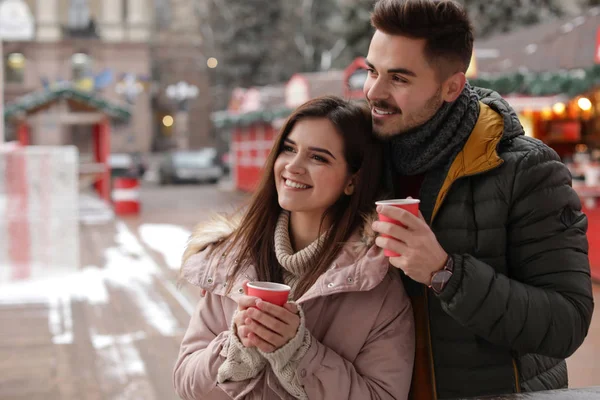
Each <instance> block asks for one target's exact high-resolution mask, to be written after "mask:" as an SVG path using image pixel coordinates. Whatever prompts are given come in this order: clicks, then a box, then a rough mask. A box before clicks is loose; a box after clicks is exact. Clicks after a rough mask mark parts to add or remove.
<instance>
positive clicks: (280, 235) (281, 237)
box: [275, 210, 327, 294]
mask: <svg viewBox="0 0 600 400" xmlns="http://www.w3.org/2000/svg"><path fill="white" fill-rule="evenodd" d="M326 237H327V232H326V233H324V234H322V235H321V236H320V237H319V238H318V239H317V240H315V241H314V242H312V243H311V244H310V245H308V247H305V248H304V249H302V250H300V251H298V252H296V253H294V249H293V248H292V242H291V240H290V213H289V211H286V210H283V211H282V212H281V214H280V215H279V219H278V220H277V226H276V227H275V255H276V257H277V261H279V264H281V266H282V267H283V269H284V272H283V280H284V282H285V283H286V284H287V285H289V286H290V287H291V288H292V294H293V292H294V289H295V287H296V285H297V284H298V282H299V281H300V279H301V278H302V277H303V276H304V275H305V273H306V272H307V271H308V270H309V269H311V268H312V267H314V265H315V260H316V259H317V256H318V255H319V253H320V247H321V244H322V243H323V241H324V240H325V238H326Z"/></svg>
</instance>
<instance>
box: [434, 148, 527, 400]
mask: <svg viewBox="0 0 600 400" xmlns="http://www.w3.org/2000/svg"><path fill="white" fill-rule="evenodd" d="M502 164H504V160H502V159H500V162H499V163H498V164H496V165H494V166H492V167H490V168H487V169H484V170H481V171H477V172H475V173H472V174H468V175H463V176H460V177H458V178H456V179H455V180H453V181H452V183H450V186H448V189H446V194H445V195H444V197H443V198H442V199H441V201H440V205H439V207H438V208H437V211H436V212H435V214H434V215H432V217H431V223H430V224H431V226H433V220H434V218H435V216H436V215H437V213H438V212H439V210H440V208H441V207H442V203H443V202H444V200H445V199H446V195H447V194H448V193H449V192H450V189H451V188H452V185H454V183H455V182H456V181H458V180H460V179H463V178H468V177H472V176H477V175H481V174H484V173H486V172H489V171H492V170H494V169H496V168H498V167H499V166H501V165H502ZM423 289H424V290H425V309H426V310H427V339H428V340H429V349H430V351H429V364H430V366H431V377H432V379H433V381H432V383H431V384H432V385H433V388H432V389H433V396H434V399H433V400H437V398H438V395H437V381H436V379H435V364H434V361H433V343H432V340H431V321H430V315H429V290H427V286H424V288H423ZM512 361H513V367H514V370H515V380H516V384H517V392H520V388H519V378H518V370H517V364H516V362H515V360H514V358H513V360H512Z"/></svg>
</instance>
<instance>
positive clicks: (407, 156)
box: [386, 83, 479, 221]
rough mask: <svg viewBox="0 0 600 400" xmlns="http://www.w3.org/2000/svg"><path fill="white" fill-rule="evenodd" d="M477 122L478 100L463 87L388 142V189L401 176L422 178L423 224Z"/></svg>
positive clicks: (474, 93) (396, 184)
mask: <svg viewBox="0 0 600 400" xmlns="http://www.w3.org/2000/svg"><path fill="white" fill-rule="evenodd" d="M478 118H479V96H478V95H477V93H476V92H475V90H473V88H472V87H471V86H470V85H469V84H468V83H466V84H465V88H464V89H463V91H462V93H461V94H460V96H458V98H457V99H456V100H455V101H454V102H452V103H444V104H443V105H442V107H441V108H440V109H439V110H438V112H437V113H436V114H435V115H434V116H433V117H432V118H431V119H430V120H429V121H427V122H426V123H424V124H423V125H421V126H419V127H417V128H415V129H412V130H410V131H408V132H405V133H402V134H400V135H396V136H394V137H393V138H391V139H390V140H389V146H387V151H388V153H387V157H386V163H387V165H388V166H387V168H386V170H387V171H388V173H390V172H391V174H389V176H388V186H391V187H390V189H391V192H393V191H394V190H393V188H394V187H397V186H398V185H401V184H402V180H401V177H402V176H410V175H419V174H425V179H424V181H423V185H422V186H421V193H420V196H419V197H420V198H421V206H420V208H421V212H422V213H423V215H424V217H425V219H426V220H427V221H429V220H430V218H431V213H432V211H433V207H434V204H435V199H436V198H437V194H438V192H439V190H440V188H441V186H442V184H443V180H444V178H445V176H446V173H447V171H448V169H449V168H450V165H451V164H452V162H453V161H454V159H455V158H456V156H457V155H458V153H459V152H460V151H461V150H462V148H463V147H464V144H465V143H466V141H467V139H468V138H469V135H470V134H471V132H472V131H473V128H474V127H475V124H476V123H477V119H478ZM390 180H391V182H390Z"/></svg>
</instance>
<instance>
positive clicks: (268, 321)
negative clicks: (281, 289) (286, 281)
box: [240, 300, 300, 353]
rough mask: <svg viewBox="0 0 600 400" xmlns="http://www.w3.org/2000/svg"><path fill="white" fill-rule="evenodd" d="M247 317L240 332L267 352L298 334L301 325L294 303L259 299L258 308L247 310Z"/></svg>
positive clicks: (281, 345) (279, 346) (255, 345)
mask: <svg viewBox="0 0 600 400" xmlns="http://www.w3.org/2000/svg"><path fill="white" fill-rule="evenodd" d="M245 314H246V315H247V318H246V320H245V321H244V322H245V325H244V326H243V327H242V328H240V332H241V333H242V334H243V335H246V336H247V337H248V339H249V340H250V342H251V343H252V345H253V346H254V347H256V348H258V349H260V350H262V351H264V352H265V353H271V352H273V351H275V350H277V349H279V348H281V347H283V346H285V344H286V343H287V342H289V341H290V340H291V339H293V338H294V336H296V332H297V331H298V327H299V326H300V317H299V316H298V309H297V308H296V306H295V305H294V304H292V303H287V304H284V305H283V307H279V306H276V305H274V304H271V303H267V302H266V301H262V300H258V301H257V302H256V308H250V309H248V310H246V313H245Z"/></svg>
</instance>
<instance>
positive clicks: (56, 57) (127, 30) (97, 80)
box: [0, 0, 154, 157]
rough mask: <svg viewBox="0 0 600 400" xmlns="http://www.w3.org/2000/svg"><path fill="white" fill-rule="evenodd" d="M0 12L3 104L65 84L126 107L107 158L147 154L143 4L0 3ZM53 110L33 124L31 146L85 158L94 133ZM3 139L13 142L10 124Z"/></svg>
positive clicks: (149, 23)
mask: <svg viewBox="0 0 600 400" xmlns="http://www.w3.org/2000/svg"><path fill="white" fill-rule="evenodd" d="M0 10H1V11H0V25H4V26H3V28H4V29H3V30H4V31H8V38H7V39H5V40H4V46H3V54H2V62H3V63H4V68H5V85H4V91H5V92H4V95H5V101H6V103H10V102H11V101H14V100H15V99H17V98H20V97H21V96H23V95H26V94H30V93H32V92H37V91H43V90H44V89H45V88H51V87H53V86H55V85H57V84H61V83H62V84H63V85H64V84H65V82H68V83H71V84H72V85H73V86H74V87H76V88H78V89H79V90H83V91H86V92H89V93H90V94H91V95H94V96H96V95H97V96H100V97H102V98H104V99H106V100H108V101H110V102H114V103H115V104H128V106H129V107H130V109H131V112H132V118H131V119H130V121H129V122H128V123H126V124H123V123H121V124H119V123H117V122H115V125H113V130H112V132H113V134H112V140H111V149H112V151H113V152H134V151H141V152H146V151H149V150H150V148H151V143H152V131H153V126H152V125H153V121H152V110H151V101H150V100H151V93H150V91H151V90H150V89H151V85H150V83H151V58H150V40H151V39H152V32H153V26H154V25H153V23H154V8H153V7H149V4H148V1H147V0H0ZM27 27H29V28H27ZM11 29H12V31H11ZM11 32H15V33H16V34H15V35H14V37H12V36H11ZM4 35H5V36H4V37H7V36H6V32H4ZM57 109H58V107H52V108H48V109H47V110H44V111H41V112H38V113H37V114H36V115H35V116H33V117H31V120H30V121H29V124H30V128H31V131H32V144H39V145H44V144H75V145H77V146H78V148H79V149H80V153H81V154H82V156H83V157H85V155H86V154H89V153H90V152H91V148H92V134H91V129H92V127H91V126H86V125H83V124H82V125H62V124H60V120H57V118H56V113H57V112H58V111H57ZM7 131H8V132H7V133H8V134H7V136H8V137H7V138H8V139H11V134H12V136H13V138H14V129H13V132H11V124H10V123H9V124H8V125H7Z"/></svg>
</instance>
